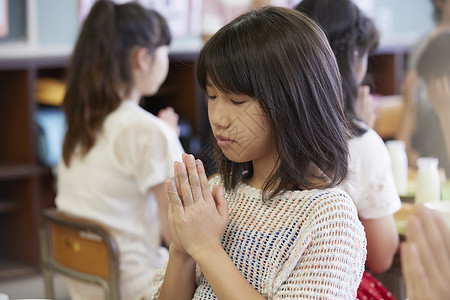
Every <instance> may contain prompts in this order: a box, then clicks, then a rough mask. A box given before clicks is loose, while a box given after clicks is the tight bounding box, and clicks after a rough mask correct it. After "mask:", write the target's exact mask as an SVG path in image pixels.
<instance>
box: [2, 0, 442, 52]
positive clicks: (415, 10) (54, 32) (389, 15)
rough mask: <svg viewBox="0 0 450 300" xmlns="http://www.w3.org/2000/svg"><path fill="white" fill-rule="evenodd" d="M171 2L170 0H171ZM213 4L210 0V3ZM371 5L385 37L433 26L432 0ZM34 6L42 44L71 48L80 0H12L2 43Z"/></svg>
mask: <svg viewBox="0 0 450 300" xmlns="http://www.w3.org/2000/svg"><path fill="white" fill-rule="evenodd" d="M168 1H170V0H168ZM208 1H209V0H208ZM355 1H360V2H370V5H371V7H372V12H371V14H372V17H373V18H374V20H375V23H376V24H377V26H378V28H379V29H380V31H381V33H382V35H397V34H417V35H421V34H423V33H425V32H426V31H428V30H430V29H431V28H432V27H433V25H434V22H433V19H432V6H431V0H394V1H392V0H355ZM27 3H28V4H29V3H31V4H32V7H34V10H35V12H32V13H35V14H36V22H37V31H36V32H35V33H33V34H35V35H36V41H37V43H38V44H39V45H45V46H49V45H71V44H73V43H74V41H75V40H76V36H77V33H78V0H9V14H10V18H9V22H10V35H9V36H8V37H5V38H0V46H1V44H2V43H8V42H11V41H16V40H26V28H27V26H26V5H27Z"/></svg>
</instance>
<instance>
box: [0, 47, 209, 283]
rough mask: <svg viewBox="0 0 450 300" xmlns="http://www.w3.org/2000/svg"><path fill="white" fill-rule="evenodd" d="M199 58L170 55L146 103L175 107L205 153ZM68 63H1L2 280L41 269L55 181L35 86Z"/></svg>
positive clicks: (55, 59)
mask: <svg viewBox="0 0 450 300" xmlns="http://www.w3.org/2000/svg"><path fill="white" fill-rule="evenodd" d="M196 56H197V53H195V52H194V53H191V54H189V55H180V54H171V55H170V60H171V63H170V69H169V75H168V78H167V80H166V82H165V83H164V84H163V86H162V87H161V90H160V92H159V93H158V94H157V95H156V96H154V97H151V98H147V99H145V101H144V103H145V106H146V108H147V109H148V110H150V111H152V110H156V109H157V108H158V107H159V106H161V107H163V106H169V105H170V106H173V107H174V108H175V110H176V111H177V112H179V113H180V115H182V116H183V117H184V118H186V120H188V123H189V124H191V126H192V130H193V133H192V138H193V139H197V140H198V141H199V142H198V147H197V149H201V147H203V146H202V145H203V143H204V139H203V138H202V136H203V129H202V128H203V124H204V122H205V119H204V114H203V112H204V105H203V103H202V101H199V100H198V99H199V98H200V97H202V96H201V92H200V91H199V90H198V88H197V84H196V80H195V59H196ZM67 63H68V56H67V55H65V56H64V55H63V56H59V57H51V58H49V57H27V58H11V59H0V280H2V279H9V278H11V277H14V276H16V275H21V274H26V273H32V272H38V271H39V265H40V256H39V239H38V227H39V218H40V213H41V211H42V209H43V208H46V207H50V206H53V205H54V197H55V188H54V187H55V180H54V178H53V175H52V172H51V170H50V169H49V168H47V167H43V166H41V165H40V164H39V161H38V150H37V146H36V145H37V144H36V141H37V136H36V126H35V121H34V116H35V112H36V111H37V109H38V108H39V105H38V104H37V103H36V101H35V97H34V94H35V86H36V80H37V79H38V78H40V77H53V78H58V79H63V78H64V76H65V71H66V67H67ZM186 150H187V151H188V150H189V149H186ZM193 152H194V151H193Z"/></svg>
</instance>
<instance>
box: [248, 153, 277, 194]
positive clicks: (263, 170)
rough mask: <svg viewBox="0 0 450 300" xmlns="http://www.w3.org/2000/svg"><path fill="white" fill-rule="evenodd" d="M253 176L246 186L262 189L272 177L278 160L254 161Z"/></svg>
mask: <svg viewBox="0 0 450 300" xmlns="http://www.w3.org/2000/svg"><path fill="white" fill-rule="evenodd" d="M252 165H253V176H252V177H251V178H249V179H247V180H246V184H248V185H250V186H251V187H254V188H257V189H261V188H262V187H263V185H264V183H265V182H266V180H267V179H268V178H269V176H270V175H271V173H272V171H273V169H274V168H275V167H276V159H275V158H271V159H270V161H268V160H267V159H265V160H264V161H262V160H254V161H252Z"/></svg>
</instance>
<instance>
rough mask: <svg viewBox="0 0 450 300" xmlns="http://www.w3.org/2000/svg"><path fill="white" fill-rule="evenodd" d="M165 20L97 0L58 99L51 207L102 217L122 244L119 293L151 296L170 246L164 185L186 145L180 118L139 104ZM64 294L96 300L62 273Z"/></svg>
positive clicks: (95, 292)
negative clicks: (60, 136)
mask: <svg viewBox="0 0 450 300" xmlns="http://www.w3.org/2000/svg"><path fill="white" fill-rule="evenodd" d="M170 40H171V36H170V32H169V29H168V27H167V24H166V22H165V20H164V19H163V18H162V17H161V15H159V14H158V13H157V12H155V11H149V10H146V9H144V8H143V7H142V6H140V5H139V4H137V3H128V4H124V5H116V4H114V3H113V2H111V1H97V2H96V3H95V4H94V6H93V7H92V10H91V12H90V13H89V15H88V17H87V19H86V20H85V23H84V25H83V28H82V31H81V33H80V36H79V37H78V40H77V43H76V46H75V49H74V52H73V55H72V61H71V63H70V67H69V78H68V87H67V93H66V95H65V99H64V102H63V105H62V107H63V110H64V113H65V115H66V119H67V132H66V136H65V139H64V144H63V159H62V161H60V163H59V167H58V178H57V182H58V183H57V197H56V206H57V207H58V209H60V210H62V211H65V212H68V213H71V214H74V215H77V216H82V217H85V218H89V219H93V220H96V221H98V222H101V223H103V224H104V225H106V226H107V227H109V228H110V230H111V232H112V234H113V236H114V238H115V239H116V241H117V243H118V246H119V253H120V271H121V274H120V275H121V278H120V279H121V286H120V288H121V293H122V299H131V300H132V299H148V297H147V296H148V294H149V284H150V282H151V278H152V277H153V274H154V270H156V269H158V268H160V267H161V266H162V262H163V261H164V260H166V259H167V254H168V253H167V250H166V249H163V248H162V247H161V246H160V245H161V236H162V238H163V239H164V242H165V243H167V244H170V242H171V236H170V229H169V225H168V219H167V206H168V198H167V193H166V189H165V185H164V182H165V180H166V179H167V178H171V177H172V176H173V162H174V161H175V160H180V159H181V155H182V153H183V149H182V147H181V144H180V142H179V139H178V136H177V134H176V132H175V131H174V129H175V130H176V129H177V126H176V120H177V115H176V114H175V113H174V112H173V111H172V110H170V109H169V110H166V111H165V112H164V113H162V114H161V117H162V118H163V119H165V120H167V121H168V122H170V123H171V124H172V126H170V125H168V124H167V123H166V122H164V121H162V120H161V119H158V118H157V117H156V116H154V115H152V114H150V113H148V112H147V111H145V110H143V109H141V108H140V107H139V100H140V98H141V97H142V96H143V95H152V94H154V93H156V92H157V91H158V89H159V87H160V85H161V84H162V83H163V81H164V79H165V77H166V75H167V72H168V45H169V43H170ZM67 281H68V286H69V292H70V295H71V299H83V300H86V299H103V295H102V289H101V288H100V287H99V286H94V285H87V284H85V283H81V282H78V281H75V280H67Z"/></svg>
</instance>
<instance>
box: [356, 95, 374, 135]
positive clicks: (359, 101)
mask: <svg viewBox="0 0 450 300" xmlns="http://www.w3.org/2000/svg"><path fill="white" fill-rule="evenodd" d="M355 109H356V114H357V115H358V117H360V118H361V119H362V120H363V121H365V122H366V123H367V125H369V126H370V127H373V125H375V120H376V118H377V115H376V114H375V109H374V105H373V99H372V95H371V94H370V88H369V87H368V86H361V87H359V90H358V98H356V107H355Z"/></svg>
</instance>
